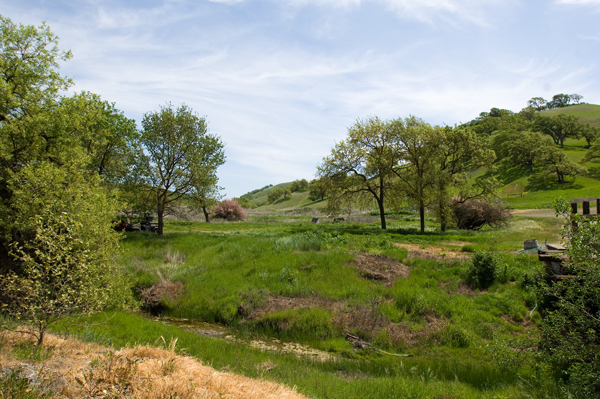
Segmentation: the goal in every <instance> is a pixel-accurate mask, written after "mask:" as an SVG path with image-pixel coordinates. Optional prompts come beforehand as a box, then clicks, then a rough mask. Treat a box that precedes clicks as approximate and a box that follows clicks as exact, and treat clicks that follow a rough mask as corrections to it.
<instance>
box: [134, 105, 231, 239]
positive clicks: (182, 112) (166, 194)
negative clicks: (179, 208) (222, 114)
mask: <svg viewBox="0 0 600 399" xmlns="http://www.w3.org/2000/svg"><path fill="white" fill-rule="evenodd" d="M141 144H142V147H143V149H144V151H145V153H146V154H147V156H141V160H140V162H141V165H142V166H143V171H144V173H143V174H142V177H143V178H144V179H145V182H146V183H147V187H148V188H150V189H151V190H152V192H153V193H154V197H155V198H156V213H157V215H158V234H162V233H163V225H164V222H163V217H164V215H166V214H167V213H169V212H171V211H172V207H173V205H174V204H175V203H176V202H177V201H178V200H180V199H181V198H183V197H185V196H187V195H189V194H192V193H194V192H196V193H200V192H201V191H202V190H201V188H202V187H204V183H203V180H202V178H203V177H204V176H205V175H207V174H209V175H210V174H212V173H214V171H215V170H216V168H217V167H219V166H220V165H222V164H223V163H224V162H225V154H224V152H223V146H224V145H223V143H222V142H221V140H220V138H219V137H217V136H215V135H211V134H209V133H208V126H207V122H206V120H205V119H204V118H201V117H199V116H198V115H196V114H195V113H194V112H193V111H192V110H191V109H190V108H189V107H188V106H186V105H185V104H184V105H181V106H179V107H178V108H177V109H174V108H173V106H172V105H171V104H167V105H166V106H164V107H161V109H160V111H158V112H149V113H147V114H145V115H144V118H143V120H142V132H141ZM205 183H206V184H207V185H208V187H212V186H214V185H215V184H216V183H215V182H214V179H209V180H208V181H206V182H205ZM199 185H200V186H199Z"/></svg>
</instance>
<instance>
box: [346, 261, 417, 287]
mask: <svg viewBox="0 0 600 399" xmlns="http://www.w3.org/2000/svg"><path fill="white" fill-rule="evenodd" d="M351 264H353V265H356V269H357V270H358V272H359V273H360V275H361V276H362V277H364V278H366V279H368V280H372V281H375V282H378V283H381V284H383V286H384V287H391V286H393V285H394V283H395V282H396V279H399V278H408V275H409V274H410V269H409V267H408V266H406V265H404V264H402V263H400V262H398V261H397V260H395V259H392V258H389V257H387V256H383V255H377V254H366V253H358V254H356V259H354V261H352V262H351Z"/></svg>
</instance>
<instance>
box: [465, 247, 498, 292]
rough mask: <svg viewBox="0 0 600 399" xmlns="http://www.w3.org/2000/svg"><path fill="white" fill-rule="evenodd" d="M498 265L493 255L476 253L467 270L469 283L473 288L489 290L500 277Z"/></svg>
mask: <svg viewBox="0 0 600 399" xmlns="http://www.w3.org/2000/svg"><path fill="white" fill-rule="evenodd" d="M497 263H498V260H497V259H496V256H495V255H494V254H493V253H491V252H481V251H477V252H475V254H474V255H473V258H472V259H471V262H470V264H469V268H468V269H467V283H468V284H469V285H470V286H471V287H472V288H489V287H490V286H491V285H492V284H494V281H495V280H496V277H497V275H498V271H497Z"/></svg>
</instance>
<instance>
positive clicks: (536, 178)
mask: <svg viewBox="0 0 600 399" xmlns="http://www.w3.org/2000/svg"><path fill="white" fill-rule="evenodd" d="M582 188H584V186H583V185H582V184H578V183H576V181H568V182H566V183H559V182H558V179H557V178H556V175H554V174H547V173H536V174H534V175H531V176H529V179H528V181H527V185H526V186H525V190H527V191H554V190H579V189H582Z"/></svg>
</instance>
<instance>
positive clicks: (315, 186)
mask: <svg viewBox="0 0 600 399" xmlns="http://www.w3.org/2000/svg"><path fill="white" fill-rule="evenodd" d="M327 186H328V185H327V182H326V181H324V180H323V179H313V180H311V181H310V183H308V199H309V200H311V201H318V200H324V199H325V197H326V196H327Z"/></svg>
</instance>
